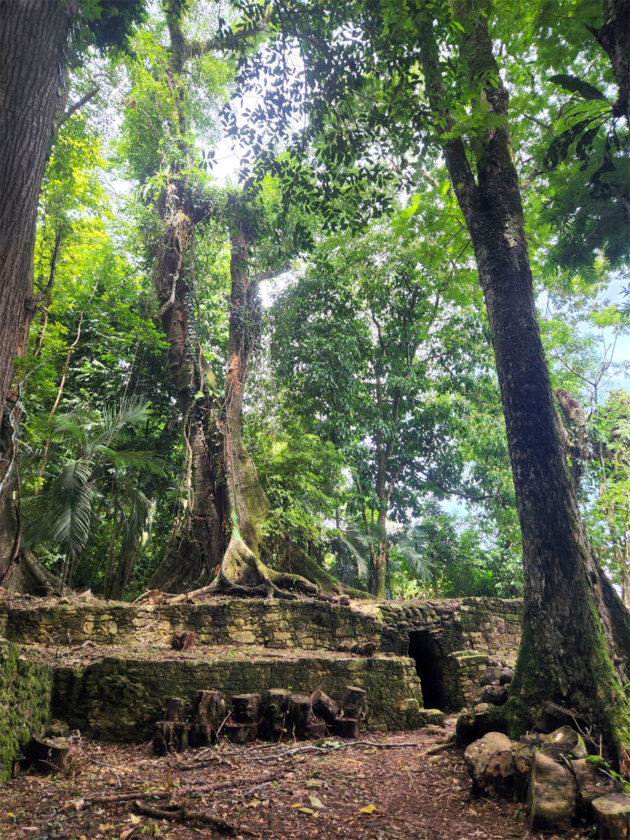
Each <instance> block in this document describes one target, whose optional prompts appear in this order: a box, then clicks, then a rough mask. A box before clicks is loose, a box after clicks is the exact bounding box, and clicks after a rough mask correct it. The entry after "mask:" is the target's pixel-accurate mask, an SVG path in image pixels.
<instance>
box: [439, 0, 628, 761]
mask: <svg viewBox="0 0 630 840" xmlns="http://www.w3.org/2000/svg"><path fill="white" fill-rule="evenodd" d="M483 5H484V4H483V3H481V4H479V5H478V6H477V7H474V6H471V5H470V4H468V3H464V2H461V3H458V4H457V9H456V14H457V15H458V17H459V20H460V21H461V22H462V24H463V26H464V29H465V33H464V34H463V36H462V43H461V55H462V58H463V59H464V62H465V64H466V65H467V68H468V70H469V74H470V77H471V79H472V80H473V81H478V82H479V85H480V88H481V89H480V91H479V93H480V97H481V99H482V100H484V102H485V103H486V106H487V108H488V112H489V113H490V114H492V115H493V116H494V117H495V118H496V117H497V116H498V117H503V118H504V119H505V123H507V114H508V94H507V91H506V90H505V88H504V87H503V85H502V83H501V80H500V76H499V71H498V67H497V64H496V61H495V59H494V55H493V52H492V43H491V40H490V37H489V33H488V28H487V17H486V15H485V14H484V10H482V9H480V8H479V7H480V6H483ZM432 61H433V63H432V66H429V68H428V69H429V71H430V72H432V74H433V78H435V69H436V61H437V59H436V57H435V54H434V58H433V59H432ZM435 93H436V90H435V88H434V90H433V99H434V107H437V106H438V103H437V101H436V97H435ZM451 122H452V120H451ZM475 150H476V151H475V163H476V178H475V176H474V174H473V171H472V169H471V167H470V164H469V162H468V159H467V156H466V152H465V148H464V145H463V143H462V142H461V140H459V139H452V140H449V141H447V143H446V147H445V156H446V163H447V167H448V171H449V175H450V179H451V183H452V185H453V188H454V190H455V192H456V195H457V198H458V201H459V204H460V207H461V209H462V212H463V214H464V217H465V220H466V224H467V227H468V230H469V232H470V235H471V238H472V242H473V247H474V250H475V255H476V259H477V265H478V270H479V279H480V282H481V286H482V289H483V293H484V297H485V301H486V306H487V310H488V319H489V323H490V329H491V333H492V341H493V346H494V351H495V357H496V365H497V374H498V379H499V384H500V388H501V396H502V401H503V409H504V414H505V422H506V428H507V437H508V444H509V451H510V459H511V464H512V473H513V477H514V487H515V491H516V500H517V508H518V514H519V519H520V524H521V531H522V538H523V567H524V579H525V589H524V601H525V610H524V619H523V634H522V641H521V646H520V651H519V657H518V662H517V667H516V674H515V677H514V680H513V682H512V686H511V692H510V701H509V706H508V713H509V715H510V717H511V721H512V726H513V728H514V729H515V731H516V730H518V729H523V728H525V727H526V726H528V725H529V724H531V723H532V722H533V716H534V715H535V708H536V707H537V706H539V705H540V704H541V703H543V702H544V701H545V700H548V699H551V700H555V701H556V702H559V703H563V704H565V705H568V706H573V707H575V708H576V709H578V710H580V711H581V712H582V713H584V714H585V715H587V716H588V717H589V718H590V720H591V721H592V722H593V723H594V724H595V725H596V726H597V727H598V728H599V729H600V731H601V733H602V734H603V736H604V739H605V742H606V745H607V747H608V748H609V750H610V751H611V753H613V754H615V755H616V756H617V757H618V758H621V757H622V755H623V753H624V749H625V746H624V745H627V744H628V743H630V701H629V700H628V698H627V697H626V695H625V694H624V691H623V688H622V682H624V681H625V680H626V678H627V672H626V669H627V641H628V638H630V616H629V615H628V613H627V611H625V614H624V610H623V605H621V602H620V601H619V599H618V597H617V596H616V594H615V593H614V591H613V590H612V587H611V586H610V584H608V583H607V582H606V579H605V578H604V576H603V575H601V574H600V570H599V569H598V566H597V563H596V561H595V559H594V556H593V552H592V550H591V548H590V545H589V542H588V539H587V537H586V534H585V531H584V528H583V526H582V523H581V520H580V515H579V511H578V506H577V499H576V494H575V490H574V487H573V483H572V481H571V478H570V475H569V470H568V466H567V462H566V458H565V456H564V451H563V447H562V442H561V435H560V428H559V419H558V415H557V412H556V409H555V405H554V399H553V393H552V389H551V383H550V379H549V373H548V369H547V364H546V361H545V358H544V352H543V348H542V343H541V340H540V333H539V327H538V318H537V313H536V307H535V298H534V291H533V283H532V275H531V268H530V262H529V255H528V250H527V241H526V237H525V231H524V222H523V212H522V206H521V198H520V191H519V185H518V176H517V173H516V169H515V166H514V163H513V158H512V153H511V148H510V140H509V133H508V129H507V127H506V124H503V125H498V127H497V125H496V124H495V125H494V126H493V127H492V128H491V129H487V130H482V131H480V132H479V133H478V134H477V136H476V138H475ZM619 607H621V611H620V610H619ZM624 634H625V635H624ZM621 645H625V646H626V647H625V651H626V655H625V656H624V655H623V651H624V648H623V647H620V646H621Z"/></svg>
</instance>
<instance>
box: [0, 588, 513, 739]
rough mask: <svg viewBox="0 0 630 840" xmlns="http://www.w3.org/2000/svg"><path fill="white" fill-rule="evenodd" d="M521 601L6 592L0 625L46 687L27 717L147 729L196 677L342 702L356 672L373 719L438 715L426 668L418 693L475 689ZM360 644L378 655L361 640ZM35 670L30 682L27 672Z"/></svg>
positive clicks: (234, 687)
mask: <svg viewBox="0 0 630 840" xmlns="http://www.w3.org/2000/svg"><path fill="white" fill-rule="evenodd" d="M520 614H521V603H520V602H519V601H501V600H498V599H483V598H466V599H453V600H435V601H405V602H386V603H375V602H368V603H363V602H353V603H352V604H351V605H350V606H344V605H339V604H331V603H329V602H326V601H278V600H262V599H258V600H255V599H252V600H243V599H230V598H223V599H216V600H213V601H211V602H209V603H204V604H195V603H181V604H177V605H170V606H142V605H133V604H120V603H116V604H113V603H106V602H100V601H96V600H90V601H85V602H83V601H76V602H71V601H67V602H66V603H64V602H61V603H51V602H44V603H42V604H40V605H38V604H37V603H36V602H35V601H26V600H24V601H23V602H21V603H19V604H18V605H16V603H15V602H11V603H8V602H5V603H2V604H0V630H2V631H3V633H4V636H5V638H6V639H7V640H8V642H7V648H6V649H7V650H11V651H17V650H19V654H20V657H19V660H17V659H16V662H20V663H22V665H20V668H21V669H22V671H23V672H24V673H26V672H27V671H29V669H31V672H32V674H35V673H37V675H38V676H37V679H38V680H39V681H40V682H41V685H42V687H43V688H42V691H39V690H37V691H35V689H34V688H33V704H32V705H33V709H35V710H36V711H35V712H34V715H35V716H34V718H33V727H32V729H33V730H34V729H36V728H37V726H39V725H40V724H41V721H42V720H43V719H44V718H45V717H46V715H47V714H50V716H52V717H56V718H60V719H62V720H64V721H65V722H66V723H68V724H69V725H70V726H71V727H72V728H73V729H79V730H81V732H82V733H84V734H86V735H90V736H92V737H99V738H104V739H111V740H141V739H144V738H147V737H148V736H149V734H150V731H151V726H152V724H153V722H154V721H155V720H156V719H157V718H158V717H159V715H160V713H161V708H162V706H163V704H164V702H165V700H166V698H168V697H173V696H182V697H188V696H192V695H193V694H194V693H195V692H197V691H199V690H202V689H217V690H220V691H221V692H222V693H223V694H224V695H225V697H226V698H227V699H228V700H229V699H230V698H231V697H232V696H233V695H234V694H242V693H247V692H261V693H264V692H265V691H268V690H269V689H273V688H286V689H291V690H292V691H297V692H311V691H312V690H313V689H315V688H321V689H322V690H323V691H325V692H326V693H327V694H329V695H330V696H331V697H333V699H335V700H337V701H339V700H340V698H341V695H342V694H343V691H344V690H345V686H347V685H357V686H359V687H362V688H364V689H365V690H366V691H367V696H368V702H369V717H368V720H367V727H368V728H371V729H385V728H387V729H405V728H414V727H417V726H419V725H421V724H422V723H423V722H426V721H427V720H428V719H429V718H430V716H429V715H428V714H427V711H426V710H424V709H423V708H422V707H423V697H422V689H421V681H424V682H426V683H427V686H431V685H432V684H433V683H434V682H436V678H435V675H437V677H439V679H437V683H439V685H440V691H441V694H439V695H438V694H436V695H434V697H431V698H429V697H425V698H424V706H430V705H437V706H439V707H440V708H442V709H446V710H449V711H450V710H455V709H456V708H460V707H461V706H463V705H465V704H467V703H468V702H469V701H471V700H472V698H473V695H474V693H475V692H476V691H477V690H478V686H479V683H480V678H481V675H482V674H483V672H484V671H485V669H486V666H487V663H488V661H489V660H492V661H497V662H513V661H514V659H515V656H516V651H517V647H518V641H519V632H520ZM182 632H188V633H191V634H194V638H195V645H194V647H193V648H192V649H191V650H187V651H185V652H184V651H175V650H173V649H172V642H173V638H174V636H175V635H176V634H178V633H182ZM16 646H17V647H16ZM365 646H367V647H369V648H370V653H372V652H373V655H368V656H365V655H359V654H358V653H357V650H359V649H361V648H364V647H365ZM51 651H53V652H54V653H53V655H51ZM42 659H45V660H46V661H47V662H48V664H47V665H46V664H42V661H41V660H42ZM15 667H17V666H15ZM5 672H6V669H5ZM6 673H8V672H6ZM29 673H30V672H29ZM425 678H426V679H425ZM0 679H1V678H0ZM29 680H30V682H29ZM6 683H7V680H6V679H5V681H4V683H3V682H0V691H2V690H4V692H5V695H6V693H7V688H6ZM27 683H29V684H31V687H32V676H29V677H28V678H27ZM15 684H16V685H17V683H15ZM46 686H48V687H47V688H46ZM51 687H52V688H51ZM16 691H17V694H16V695H15V702H13V701H11V703H6V704H5V705H7V707H9V706H10V707H11V708H12V709H13V711H12V712H11V713H12V714H14V715H15V714H16V712H15V708H17V706H16V704H20V706H23V705H24V691H23V689H22V688H19V690H18V689H16ZM47 692H48V693H47ZM18 695H19V698H18ZM436 698H437V699H438V700H439V701H440V702H439V703H438V702H435V699H436ZM2 699H4V697H3V698H2ZM429 700H431V701H432V702H428V701H429ZM44 707H45V710H44V711H42V709H44ZM0 714H2V710H1V709H0ZM18 714H19V713H18ZM0 723H1V721H0ZM17 740H18V741H20V739H19V738H18V739H17ZM16 743H17V742H16ZM12 749H13V753H15V744H14V745H13V748H12ZM8 752H10V750H8ZM8 752H7V755H8Z"/></svg>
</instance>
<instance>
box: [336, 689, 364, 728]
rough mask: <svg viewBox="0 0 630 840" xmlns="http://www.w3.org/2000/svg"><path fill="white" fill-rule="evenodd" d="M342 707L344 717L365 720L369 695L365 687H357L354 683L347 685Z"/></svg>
mask: <svg viewBox="0 0 630 840" xmlns="http://www.w3.org/2000/svg"><path fill="white" fill-rule="evenodd" d="M341 708H342V709H343V713H344V717H351V718H356V719H357V720H363V719H364V718H365V717H366V716H367V695H366V693H365V691H364V689H362V688H357V687H356V686H354V685H347V686H346V693H345V694H344V697H343V701H342V703H341Z"/></svg>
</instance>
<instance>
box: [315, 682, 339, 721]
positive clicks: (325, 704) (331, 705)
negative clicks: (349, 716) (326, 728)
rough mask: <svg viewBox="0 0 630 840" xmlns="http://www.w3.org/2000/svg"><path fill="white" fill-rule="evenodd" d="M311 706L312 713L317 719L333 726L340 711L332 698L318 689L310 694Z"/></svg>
mask: <svg viewBox="0 0 630 840" xmlns="http://www.w3.org/2000/svg"><path fill="white" fill-rule="evenodd" d="M311 706H312V707H313V712H314V713H315V714H316V715H317V716H318V717H321V718H323V719H324V720H325V721H326V723H328V724H333V723H334V722H335V721H336V720H337V718H338V717H339V714H340V711H341V710H340V709H339V706H338V705H337V704H336V703H335V701H334V700H333V699H332V697H329V696H328V695H327V694H324V692H323V691H322V690H321V689H319V688H318V689H316V690H315V691H314V692H313V693H312V694H311Z"/></svg>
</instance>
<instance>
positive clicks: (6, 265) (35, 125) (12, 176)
mask: <svg viewBox="0 0 630 840" xmlns="http://www.w3.org/2000/svg"><path fill="white" fill-rule="evenodd" d="M75 12H76V0H66V2H60V0H0V20H1V21H2V26H1V27H0V96H1V99H0V149H2V154H1V155H0V313H2V333H3V335H2V341H1V342H0V416H2V413H3V410H4V404H5V400H6V397H7V393H8V391H9V387H10V383H11V377H12V374H13V362H14V358H15V354H16V349H17V345H18V340H19V335H20V328H21V327H22V325H23V324H24V323H25V322H27V320H28V319H27V318H26V317H25V316H26V310H28V308H29V305H30V298H31V295H32V284H33V250H34V245H35V224H36V214H37V203H38V200H39V192H40V188H41V183H42V179H43V177H44V167H45V165H46V159H47V155H48V148H49V143H50V138H51V135H52V132H53V128H54V120H55V114H56V111H57V108H58V106H59V103H60V102H61V98H62V91H63V88H64V83H63V82H64V79H63V77H64V64H65V61H64V59H65V54H66V51H67V48H68V45H69V39H70V33H71V26H72V22H73V18H74V14H75ZM25 338H26V336H24V340H25Z"/></svg>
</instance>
